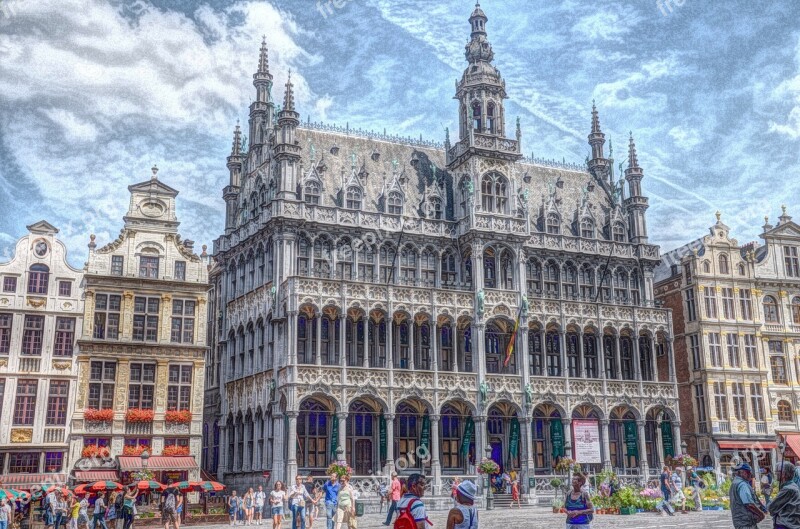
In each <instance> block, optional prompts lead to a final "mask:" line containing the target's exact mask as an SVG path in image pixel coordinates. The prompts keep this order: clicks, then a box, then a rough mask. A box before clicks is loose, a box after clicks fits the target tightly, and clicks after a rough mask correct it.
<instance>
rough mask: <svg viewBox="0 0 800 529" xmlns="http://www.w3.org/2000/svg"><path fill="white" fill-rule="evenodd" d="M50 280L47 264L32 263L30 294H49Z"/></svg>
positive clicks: (29, 276) (29, 274) (29, 284)
mask: <svg viewBox="0 0 800 529" xmlns="http://www.w3.org/2000/svg"><path fill="white" fill-rule="evenodd" d="M156 259H158V258H156ZM49 280H50V269H49V268H48V267H47V266H46V265H43V264H35V265H31V268H30V270H29V271H28V294H47V285H48V283H49Z"/></svg>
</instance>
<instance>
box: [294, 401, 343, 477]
mask: <svg viewBox="0 0 800 529" xmlns="http://www.w3.org/2000/svg"><path fill="white" fill-rule="evenodd" d="M330 417H331V414H330V412H329V411H328V410H326V409H325V407H324V406H323V405H322V404H321V403H320V402H319V401H317V400H314V399H310V400H307V401H305V402H303V403H302V404H301V405H300V413H299V415H298V417H297V444H298V446H299V450H298V451H297V465H298V466H299V467H302V468H315V469H324V468H326V466H327V465H328V452H330V450H329V449H328V447H329V441H328V422H329V420H330ZM344 427H345V425H344V424H341V425H339V428H344Z"/></svg>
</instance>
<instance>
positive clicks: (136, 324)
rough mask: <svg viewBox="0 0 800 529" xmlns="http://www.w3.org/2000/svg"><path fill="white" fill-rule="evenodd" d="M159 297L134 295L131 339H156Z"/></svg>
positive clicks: (145, 340) (142, 340) (149, 340)
mask: <svg viewBox="0 0 800 529" xmlns="http://www.w3.org/2000/svg"><path fill="white" fill-rule="evenodd" d="M160 301H161V300H160V299H159V298H147V297H144V296H136V297H135V298H134V299H133V336H132V338H133V340H134V341H137V342H155V341H158V314H159V304H160Z"/></svg>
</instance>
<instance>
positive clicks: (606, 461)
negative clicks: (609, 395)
mask: <svg viewBox="0 0 800 529" xmlns="http://www.w3.org/2000/svg"><path fill="white" fill-rule="evenodd" d="M600 428H601V433H600V435H601V437H602V439H601V440H600V448H601V449H602V454H601V456H602V458H603V468H604V469H606V470H611V439H609V437H608V419H603V420H602V421H600Z"/></svg>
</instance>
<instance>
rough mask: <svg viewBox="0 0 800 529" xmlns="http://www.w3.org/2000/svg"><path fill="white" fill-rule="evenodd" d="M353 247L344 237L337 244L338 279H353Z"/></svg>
mask: <svg viewBox="0 0 800 529" xmlns="http://www.w3.org/2000/svg"><path fill="white" fill-rule="evenodd" d="M353 257H354V256H353V246H352V244H351V243H350V239H348V238H347V237H343V238H342V239H339V240H338V241H337V242H336V279H344V280H346V281H349V280H350V279H353Z"/></svg>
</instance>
